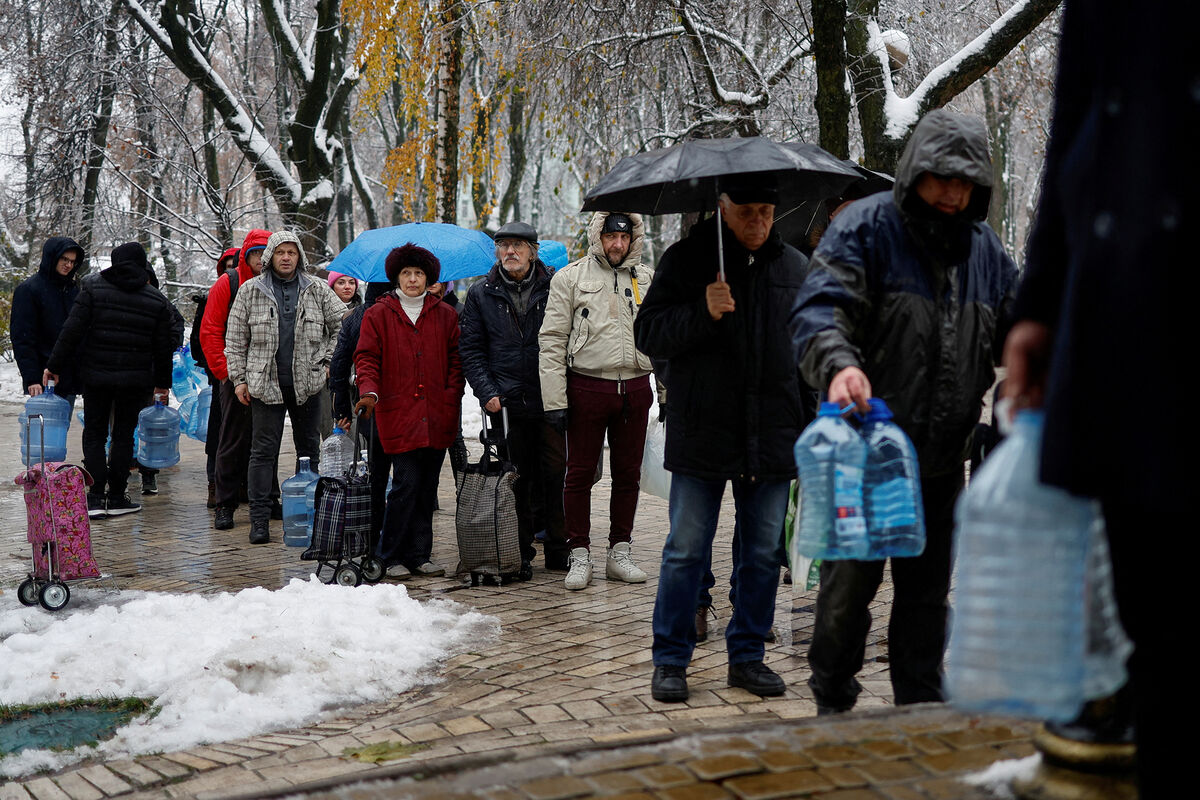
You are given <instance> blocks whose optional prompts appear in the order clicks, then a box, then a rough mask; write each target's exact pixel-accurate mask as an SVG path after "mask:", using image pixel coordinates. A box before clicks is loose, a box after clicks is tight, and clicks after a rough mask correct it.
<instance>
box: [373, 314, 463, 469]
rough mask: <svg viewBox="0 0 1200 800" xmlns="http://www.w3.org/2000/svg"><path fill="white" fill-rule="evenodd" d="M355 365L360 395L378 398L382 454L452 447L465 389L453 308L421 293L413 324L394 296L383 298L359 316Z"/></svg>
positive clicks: (377, 423) (456, 315)
mask: <svg viewBox="0 0 1200 800" xmlns="http://www.w3.org/2000/svg"><path fill="white" fill-rule="evenodd" d="M354 366H355V368H356V370H357V372H358V391H359V393H360V394H364V395H365V394H367V393H368V392H374V393H375V395H376V396H377V397H378V398H379V400H378V402H377V403H376V405H375V420H376V422H375V425H376V427H377V428H378V430H379V439H380V441H381V442H382V443H383V450H384V452H385V453H389V454H396V453H407V452H408V451H410V450H416V449H418V448H422V447H433V448H438V449H444V448H447V447H449V446H450V445H452V444H454V439H455V437H456V436H457V435H458V425H459V409H460V408H461V406H462V396H463V386H464V385H465V384H464V380H463V373H462V362H461V361H460V359H459V356H458V314H456V313H455V312H454V309H452V308H450V306H448V305H446V304H445V303H443V302H442V301H441V300H439V299H438V298H436V297H433V296H432V295H426V296H425V306H424V308H422V309H421V314H420V315H419V316H418V317H417V323H416V325H414V324H413V323H412V320H410V319H409V318H408V315H407V314H405V313H404V309H403V308H402V307H401V305H400V300H399V299H398V298H397V297H396V295H395V294H394V293H392V292H389V293H388V294H385V295H384V296H383V297H381V298H379V299H378V300H376V301H375V304H374V305H372V306H371V307H370V308H368V309H367V311H366V313H365V314H363V320H362V328H361V329H360V330H359V334H358V348H357V349H356V350H355V351H354Z"/></svg>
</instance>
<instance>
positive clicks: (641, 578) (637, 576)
mask: <svg viewBox="0 0 1200 800" xmlns="http://www.w3.org/2000/svg"><path fill="white" fill-rule="evenodd" d="M604 577H606V578H608V579H609V580H616V581H625V582H626V583H645V582H646V573H644V572H642V570H641V569H640V568H639V567H638V565H637V564H635V563H633V553H632V552H631V548H630V546H629V542H621V543H620V544H615V545H613V546H612V547H611V548H609V551H608V563H607V564H605V566H604Z"/></svg>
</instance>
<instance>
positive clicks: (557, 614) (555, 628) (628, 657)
mask: <svg viewBox="0 0 1200 800" xmlns="http://www.w3.org/2000/svg"><path fill="white" fill-rule="evenodd" d="M0 414H3V416H4V417H5V419H6V420H15V417H16V412H15V410H13V407H12V406H3V405H0ZM78 427H80V426H73V437H74V441H73V442H72V445H71V453H70V454H71V456H72V457H77V454H78V453H79V449H78V448H79V445H78ZM15 428H16V425H15V422H12V421H5V422H4V423H3V427H2V428H0V474H5V475H14V474H16V473H17V471H18V469H19V462H18V452H17V450H18V448H17V445H16V441H17V436H16V430H15ZM285 438H287V437H285ZM286 446H287V447H290V444H287V445H286ZM182 449H183V460H182V462H181V464H180V465H179V466H178V467H174V468H172V469H169V470H165V471H164V472H163V473H162V474H161V475H160V476H159V486H160V488H161V493H160V494H159V495H157V496H152V497H148V498H144V500H145V505H146V507H145V510H144V511H143V512H142V513H140V514H134V515H130V516H126V517H120V518H117V519H111V520H104V521H100V522H97V523H96V524H95V525H94V528H93V542H94V551H95V553H96V556H97V559H98V561H99V562H100V564H101V568H102V569H103V570H105V571H108V572H111V573H112V574H113V575H114V577H115V580H116V583H117V584H118V585H119V586H120V588H123V589H142V590H149V591H171V592H214V591H228V590H238V589H242V588H245V587H250V586H266V587H268V588H277V587H279V586H282V585H283V584H284V583H286V582H287V581H288V580H289V579H291V578H292V577H304V576H307V575H308V574H309V573H310V572H311V569H312V567H311V565H309V564H304V563H301V562H300V561H299V560H298V557H297V551H296V550H294V549H289V548H285V547H284V546H283V544H282V542H281V541H280V539H281V536H280V534H279V532H278V529H275V530H274V531H273V541H272V543H271V544H269V545H266V546H254V547H252V546H250V545H249V544H248V543H247V534H248V529H249V524H248V521H247V518H246V512H245V510H244V508H243V509H242V510H240V511H239V513H238V515H237V517H236V521H237V523H238V525H237V527H236V528H235V529H234V530H232V531H224V532H223V531H214V530H212V527H211V513H210V512H209V511H208V510H207V509H206V508H205V491H206V480H205V478H204V467H203V464H204V461H203V459H204V454H203V449H202V446H201V445H200V444H199V443H197V442H194V441H191V440H186V439H185V440H184V441H183V443H182ZM290 457H291V453H290V450H285V458H284V459H283V460H284V463H288V461H289V460H290ZM285 477H286V476H285ZM441 486H442V488H441V492H440V504H441V510H440V511H439V512H437V513H436V514H435V517H434V534H435V540H434V560H435V562H437V563H440V564H443V565H446V566H449V567H452V566H453V565H454V564H455V563H456V562H457V553H456V549H455V543H454V517H453V508H454V503H453V494H452V488H453V483H452V480H451V478H450V474H449V470H448V468H447V470H446V471H445V472H444V473H443V476H442V485H441ZM131 487H132V488H133V490H134V492H135V493H136V491H137V488H138V484H137V477H136V475H135V476H133V480H132V481H131ZM607 494H608V482H607V479H605V481H603V482H602V483H601V484H600V485H599V486H598V488H597V491H596V492H595V496H596V498H597V502H595V503H594V506H595V507H594V510H593V513H594V519H595V522H594V530H595V531H601V532H602V531H604V530H605V529H606V526H607V502H606V501H607ZM727 505H728V510H727V513H725V514H723V517H722V525H721V528H720V530H719V532H718V541H717V544H716V546H715V548H714V571H715V573H716V575H717V578H718V585H719V586H721V585H725V581H727V580H728V576H729V572H730V560H731V558H730V547H729V543H730V538H731V535H732V524H733V515H732V503H731V501H727ZM24 516H25V513H24V506H23V500H22V497H21V492H20V490H19V489H18V487H16V486H15V485H13V484H12V483H11V482H6V483H4V484H0V592H6V593H7V592H13V591H15V586H16V583H17V582H18V581H19V580H20V578H21V575H22V571H23V570H24V569H25V564H26V563H27V559H28V546H27V544H26V543H25V541H24ZM274 524H275V525H278V524H279V523H274ZM666 530H667V522H666V503H665V502H664V501H662V500H659V499H657V498H654V497H650V496H648V495H645V494H643V495H642V498H641V504H640V507H639V511H638V522H637V527H636V530H635V534H634V544H635V555H636V557H637V559H638V561H639V563H640V564H641V565H642V566H643V568H645V569H646V571H647V572H648V573H649V574H650V580H649V581H648V582H647V583H645V584H641V585H628V584H621V583H615V582H608V581H606V580H605V579H604V577H603V569H602V568H601V569H600V570H599V574H598V575H597V578H596V580H595V581H594V582H593V584H592V585H591V586H590V587H588V588H587V589H586V590H584V591H581V592H567V591H565V590H564V589H563V587H562V578H563V573H549V572H546V571H545V570H543V569H542V568H541V558H540V556H539V558H538V560H537V561H536V562H535V571H534V578H533V580H532V581H530V582H528V583H522V584H514V585H510V586H506V587H476V588H472V587H469V586H467V585H465V584H464V583H463V582H462V581H460V580H459V579H458V578H454V577H446V578H435V579H429V578H422V579H411V580H408V581H406V584H407V586H408V588H409V591H410V593H411V594H412V595H413V596H414V597H416V598H418V599H427V598H430V597H434V596H438V595H441V596H449V597H451V598H453V599H454V600H455V601H457V602H460V603H463V604H466V605H470V606H473V607H475V608H477V609H478V610H480V611H482V612H484V613H487V614H491V615H494V616H495V617H497V618H498V619H499V620H500V621H501V624H502V634H501V637H500V639H499V640H498V641H497V642H496V643H495V644H493V645H492V646H490V647H488V648H486V649H484V650H481V651H479V652H472V653H468V654H463V655H460V656H458V657H455V658H452V659H450V660H449V661H448V662H446V663H445V664H444V665H443V669H442V671H441V677H442V679H443V680H442V681H441V682H440V683H437V684H435V685H432V686H427V687H424V688H421V689H418V690H414V691H411V692H407V693H404V694H401V695H399V696H397V697H395V698H394V699H393V700H391V701H390V702H387V703H380V704H375V705H368V706H361V707H355V708H346V709H342V710H340V711H339V712H336V713H334V714H331V715H330V716H329V717H328V718H327V719H325V720H324V721H322V722H320V723H317V724H314V725H312V726H311V727H307V728H303V729H299V730H289V731H280V732H277V733H273V734H269V735H263V736H257V737H253V738H250V739H244V740H237V741H228V742H221V743H214V744H210V745H207V746H203V747H196V748H192V749H190V750H187V751H184V752H177V753H163V754H156V755H148V756H141V757H137V758H134V759H127V760H121V761H114V762H108V763H92V764H86V765H82V766H77V767H74V768H70V769H67V770H64V771H62V772H61V773H59V774H54V775H43V776H38V777H33V778H27V779H23V780H21V781H17V782H11V783H7V784H4V785H3V787H2V788H0V800H10V798H11V799H12V800H30V798H35V799H36V800H65V799H66V798H69V799H70V800H100V798H103V797H110V796H118V795H121V796H127V797H137V798H141V797H147V798H149V797H154V798H168V797H169V798H174V797H200V798H220V797H235V796H266V795H270V794H273V793H295V792H304V791H307V792H315V793H326V794H336V795H337V796H347V797H356V798H357V797H364V798H365V797H383V796H387V797H410V796H411V797H435V796H436V797H460V796H462V797H489V798H497V800H499V799H500V798H529V799H533V800H538V799H541V800H550V799H551V798H566V797H588V796H601V795H603V796H608V795H614V796H622V797H661V798H707V797H728V796H736V797H741V798H766V797H784V796H799V795H804V796H807V795H813V796H820V797H838V798H843V800H853V798H884V797H888V798H918V797H941V798H946V797H974V796H982V795H977V794H976V790H973V789H971V788H970V787H968V786H966V785H965V784H962V783H961V782H959V781H958V780H957V776H959V775H961V774H963V773H964V772H967V771H972V770H977V769H979V768H981V767H983V766H986V765H987V764H990V763H992V762H993V761H996V760H999V759H1003V758H1013V757H1020V756H1025V755H1029V754H1030V753H1031V752H1032V748H1031V746H1030V744H1029V736H1030V733H1031V726H1030V725H1029V724H1027V723H1021V722H1016V721H1012V720H1001V719H980V718H972V717H967V716H963V715H959V714H956V713H954V712H952V711H950V710H948V709H946V708H943V707H941V706H928V707H916V708H909V709H903V710H899V709H894V708H891V707H890V702H891V690H890V686H889V685H888V682H887V664H886V652H887V650H886V642H885V641H884V637H885V636H886V619H887V611H888V608H889V603H890V591H891V589H890V584H887V583H885V586H884V587H883V589H882V590H881V591H880V594H879V597H878V598H877V600H876V603H875V609H874V610H875V617H876V623H875V625H874V626H873V630H872V633H871V636H870V639H869V641H868V647H867V667H866V669H865V670H864V673H863V674H862V675H860V679H861V680H862V683H863V685H864V687H865V693H864V694H863V696H862V698H861V699H860V702H859V706H858V708H859V710H860V711H859V712H856V713H855V714H852V715H845V716H843V717H840V718H837V719H832V720H830V719H824V718H823V719H821V720H816V719H815V717H814V715H815V713H816V707H815V705H814V703H813V701H812V695H811V692H810V691H809V689H808V687H807V685H806V683H805V681H806V680H807V678H808V668H807V663H806V660H805V658H804V655H805V652H806V649H807V640H808V637H809V635H810V633H811V628H812V618H813V603H814V601H815V592H804V591H798V592H795V593H794V594H793V592H792V588H791V587H789V586H783V585H781V587H780V592H779V596H778V602H777V606H776V616H775V620H776V631H777V639H778V641H777V642H776V643H775V644H774V645H769V646H768V650H767V658H766V660H767V663H768V664H769V665H770V666H771V667H772V668H774V669H775V670H776V671H777V672H779V673H780V674H781V675H782V676H783V677H784V679H785V680H786V681H787V683H788V692H787V694H786V695H785V696H783V697H781V698H776V699H767V700H764V699H760V698H758V697H755V696H754V695H751V694H749V693H748V692H745V691H743V690H740V689H731V688H729V687H727V686H726V685H725V669H726V661H725V652H724V640H723V636H722V629H723V627H724V623H725V621H727V619H728V615H729V606H728V601H727V599H726V598H725V597H724V596H718V597H717V606H716V611H717V617H718V618H717V620H715V621H714V622H713V623H712V625H711V628H710V630H711V634H710V639H709V641H708V642H707V643H704V644H701V645H700V646H699V648H698V649H697V651H696V655H695V659H694V661H693V663H692V666H691V669H690V670H689V684H690V686H691V689H692V695H691V698H690V699H689V701H688V702H687V703H684V704H662V703H656V702H655V701H653V700H652V699H651V698H650V696H649V680H650V673H651V672H652V664H651V660H650V649H649V637H650V622H649V621H650V616H651V610H652V608H653V604H654V595H655V590H656V586H657V572H658V563H657V562H658V555H659V553H661V548H662V544H663V540H664V538H665V535H666ZM75 591H76V592H79V593H86V592H103V591H105V589H104V588H103V587H88V586H79V587H78V588H77V589H76V590H75ZM36 613H44V612H40V611H38V612H36ZM375 743H389V744H392V745H395V746H397V747H399V748H400V750H399V751H398V753H397V755H398V758H397V759H396V760H394V761H392V762H385V763H383V764H382V765H372V764H366V763H362V762H359V761H356V760H352V759H347V758H344V757H343V751H344V750H346V749H347V748H359V747H363V746H365V745H370V744H375ZM362 780H370V781H372V782H371V783H366V784H362V785H346V784H352V783H353V782H356V781H362ZM344 785H345V786H344ZM334 787H342V788H334Z"/></svg>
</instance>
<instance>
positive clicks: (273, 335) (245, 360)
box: [206, 231, 346, 404]
mask: <svg viewBox="0 0 1200 800" xmlns="http://www.w3.org/2000/svg"><path fill="white" fill-rule="evenodd" d="M283 242H291V243H292V244H294V245H296V247H297V249H299V250H300V263H299V264H298V265H297V266H296V280H297V281H299V297H298V299H297V302H296V321H295V328H294V337H295V339H294V345H293V348H292V388H293V390H294V391H295V393H296V402H297V403H303V402H304V401H306V400H308V398H310V397H312V396H313V395H315V394H316V393H317V392H319V391H321V389H323V388H324V387H325V381H326V377H327V373H326V370H327V368H328V366H329V360H330V358H331V357H332V355H333V346H334V344H335V343H336V342H337V334H338V329H339V328H340V327H341V325H342V317H344V316H345V315H346V304H345V303H343V302H342V301H341V300H340V299H339V298H338V296H337V295H336V294H334V293H333V290H332V289H330V288H329V284H327V283H326V282H325V281H323V280H319V279H317V278H314V277H312V276H311V275H308V274H307V273H306V270H307V269H308V258H307V257H306V256H305V255H304V248H303V246H301V244H300V239H299V238H298V237H297V236H296V235H295V234H294V233H292V232H290V231H276V232H275V233H273V234H271V236H270V238H269V239H268V240H267V247H266V249H265V250H264V251H263V260H262V263H263V267H262V273H261V274H260V275H258V276H257V277H255V278H251V279H250V280H249V281H247V282H246V284H245V285H244V286H242V288H241V289H239V290H238V294H237V297H236V298H235V299H234V301H233V307H232V308H230V309H229V319H228V321H227V325H226V331H225V363H226V368H227V371H228V376H229V380H230V381H231V382H232V383H233V385H234V386H237V385H239V384H243V383H244V384H246V385H247V387H248V388H249V389H250V396H251V397H253V398H255V399H257V400H260V401H262V402H263V403H267V404H278V403H282V402H283V390H282V389H281V388H280V385H279V368H278V367H277V366H276V364H275V353H276V351H277V350H278V349H279V302H278V300H276V298H275V291H274V289H273V288H272V286H271V283H270V281H271V280H272V278H271V274H270V273H271V272H273V271H274V266H273V264H272V263H271V260H272V257H273V256H274V251H275V248H276V247H278V246H279V245H280V244H281V243H283ZM239 269H240V268H239ZM211 306H212V303H211V302H210V303H209V307H210V308H211ZM206 319H207V315H206ZM214 371H215V370H214Z"/></svg>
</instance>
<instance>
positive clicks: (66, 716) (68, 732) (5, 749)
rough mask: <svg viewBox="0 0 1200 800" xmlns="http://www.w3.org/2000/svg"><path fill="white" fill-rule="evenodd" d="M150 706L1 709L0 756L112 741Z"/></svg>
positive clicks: (139, 703) (132, 703)
mask: <svg viewBox="0 0 1200 800" xmlns="http://www.w3.org/2000/svg"><path fill="white" fill-rule="evenodd" d="M148 707H149V703H145V702H143V701H129V702H125V703H117V704H114V707H104V706H91V705H85V706H74V707H61V706H51V707H42V708H33V709H27V710H17V711H4V710H0V756H4V755H12V754H13V753H19V752H21V751H22V750H31V749H46V750H71V749H73V748H76V747H79V746H80V745H85V744H95V743H96V742H100V741H103V740H105V739H108V738H111V737H112V735H113V734H114V733H115V732H116V730H117V728H120V727H121V726H123V725H126V724H127V723H128V722H129V721H130V720H131V719H133V718H134V717H135V716H137V715H138V714H139V713H141V712H143V711H145V709H146V708H148Z"/></svg>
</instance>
